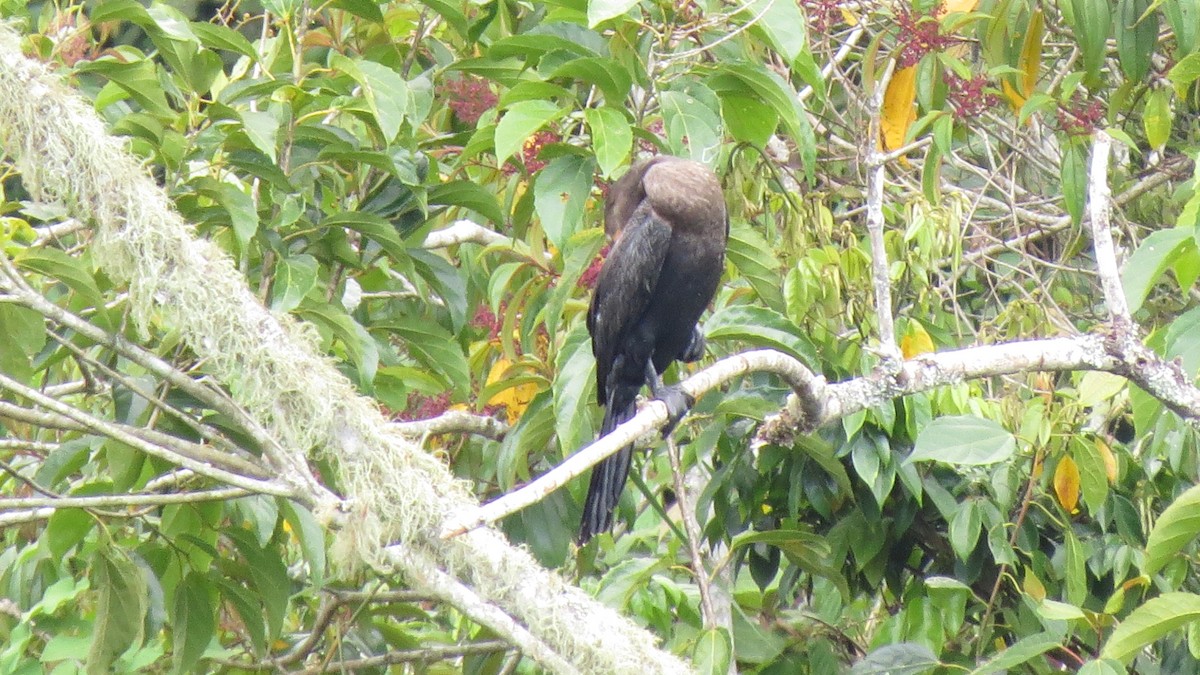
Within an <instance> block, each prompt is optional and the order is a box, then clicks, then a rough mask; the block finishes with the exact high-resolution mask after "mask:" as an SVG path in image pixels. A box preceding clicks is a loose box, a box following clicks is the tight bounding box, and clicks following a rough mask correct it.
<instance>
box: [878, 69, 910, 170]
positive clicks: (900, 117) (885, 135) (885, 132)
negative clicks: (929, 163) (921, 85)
mask: <svg viewBox="0 0 1200 675" xmlns="http://www.w3.org/2000/svg"><path fill="white" fill-rule="evenodd" d="M916 97H917V67H916V66H910V67H908V68H901V69H899V70H897V71H896V72H895V73H893V74H892V80H891V82H888V87H887V91H886V92H884V94H883V118H882V119H881V120H880V127H881V128H880V131H881V132H882V133H881V136H882V137H881V138H880V139H879V140H880V142H882V143H883V149H884V150H895V149H896V148H899V147H901V146H902V145H904V136H905V134H907V133H908V127H909V126H910V125H911V124H912V123H913V122H914V121H916V119H917V104H916ZM901 159H902V160H903V159H904V158H903V157H902V158H901Z"/></svg>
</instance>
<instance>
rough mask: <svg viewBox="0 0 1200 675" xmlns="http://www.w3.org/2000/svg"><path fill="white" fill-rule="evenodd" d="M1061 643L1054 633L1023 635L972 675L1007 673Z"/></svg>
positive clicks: (971, 674)
mask: <svg viewBox="0 0 1200 675" xmlns="http://www.w3.org/2000/svg"><path fill="white" fill-rule="evenodd" d="M1061 644H1062V640H1061V639H1059V638H1057V637H1055V635H1054V634H1053V633H1037V634H1034V635H1029V636H1026V637H1023V638H1021V639H1020V640H1017V641H1016V642H1015V643H1014V644H1013V645H1012V646H1011V647H1008V648H1007V649H1005V650H1003V651H1001V652H1000V653H999V654H996V655H995V656H993V657H992V658H990V659H988V660H987V661H985V662H984V663H983V664H981V665H980V666H979V667H978V668H976V669H975V670H972V671H971V672H970V675H994V674H995V673H1006V672H1008V671H1010V670H1011V669H1013V668H1015V667H1016V666H1019V665H1021V664H1024V663H1028V662H1030V661H1032V660H1033V659H1034V658H1036V657H1038V656H1041V655H1042V654H1045V653H1046V652H1048V651H1050V650H1052V649H1056V648H1058V647H1059V646H1060V645H1061Z"/></svg>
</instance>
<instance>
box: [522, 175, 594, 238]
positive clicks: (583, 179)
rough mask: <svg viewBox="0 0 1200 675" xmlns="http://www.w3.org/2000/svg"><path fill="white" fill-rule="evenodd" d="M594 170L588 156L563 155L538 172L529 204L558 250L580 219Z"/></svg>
mask: <svg viewBox="0 0 1200 675" xmlns="http://www.w3.org/2000/svg"><path fill="white" fill-rule="evenodd" d="M595 172H596V168H595V165H594V164H593V163H592V159H591V158H590V157H580V156H579V155H563V156H562V157H557V158H555V159H554V160H552V161H551V162H550V163H549V164H547V165H546V167H545V168H543V169H542V170H541V171H539V172H538V176H537V181H536V182H535V183H534V185H533V203H534V208H535V209H536V210H537V214H538V218H540V219H541V221H542V230H543V231H544V232H545V233H546V236H547V237H549V238H550V241H551V242H553V243H554V246H555V247H557V248H558V249H559V250H560V251H561V250H563V249H564V248H565V247H566V243H567V239H569V238H570V237H571V235H573V234H575V231H576V230H578V229H579V225H580V223H581V222H582V220H583V210H584V207H585V206H586V205H587V200H588V197H589V196H590V195H591V193H592V176H593V175H594V174H595Z"/></svg>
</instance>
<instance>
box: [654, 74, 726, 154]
mask: <svg viewBox="0 0 1200 675" xmlns="http://www.w3.org/2000/svg"><path fill="white" fill-rule="evenodd" d="M693 93H697V92H693ZM700 93H702V92H700ZM709 93H710V94H711V92H709ZM713 98H714V99H715V98H716V97H715V96H714V97H713ZM659 102H660V103H661V104H662V112H663V123H664V125H665V129H666V132H667V140H668V141H669V142H670V144H671V150H672V152H674V153H675V154H677V155H682V156H685V157H689V158H691V159H694V160H696V161H697V162H701V163H711V162H712V161H713V160H714V159H715V158H716V156H717V152H718V150H719V148H720V144H721V130H720V126H721V120H720V118H719V117H718V116H717V112H716V110H715V108H716V107H719V105H718V106H714V108H709V107H708V106H706V105H704V104H703V103H702V102H701V101H700V100H699V99H697V98H696V96H693V95H692V93H687V92H682V91H674V90H671V91H664V92H662V93H661V94H659Z"/></svg>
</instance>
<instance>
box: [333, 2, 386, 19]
mask: <svg viewBox="0 0 1200 675" xmlns="http://www.w3.org/2000/svg"><path fill="white" fill-rule="evenodd" d="M331 6H332V7H335V8H337V9H340V10H344V11H346V12H349V13H351V14H353V15H354V16H357V17H359V18H362V19H366V20H367V21H372V22H374V23H383V12H381V11H380V10H379V3H378V2H375V1H374V0H334V1H333V3H331Z"/></svg>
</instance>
